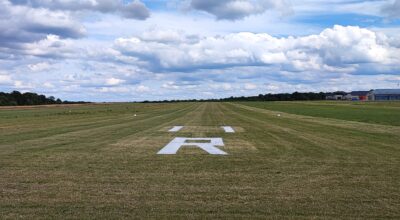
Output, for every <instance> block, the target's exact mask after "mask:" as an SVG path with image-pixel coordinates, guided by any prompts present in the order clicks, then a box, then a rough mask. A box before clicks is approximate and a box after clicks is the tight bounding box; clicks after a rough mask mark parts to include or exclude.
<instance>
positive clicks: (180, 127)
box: [169, 126, 183, 132]
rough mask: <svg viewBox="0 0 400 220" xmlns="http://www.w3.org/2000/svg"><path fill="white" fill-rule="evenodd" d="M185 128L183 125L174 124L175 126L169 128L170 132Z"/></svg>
mask: <svg viewBox="0 0 400 220" xmlns="http://www.w3.org/2000/svg"><path fill="white" fill-rule="evenodd" d="M182 128H183V126H174V127H173V128H171V129H169V132H178V131H180V130H181V129H182Z"/></svg>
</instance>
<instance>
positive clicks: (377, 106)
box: [242, 101, 400, 126]
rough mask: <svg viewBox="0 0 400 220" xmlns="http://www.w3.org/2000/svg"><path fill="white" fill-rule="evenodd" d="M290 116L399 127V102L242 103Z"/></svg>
mask: <svg viewBox="0 0 400 220" xmlns="http://www.w3.org/2000/svg"><path fill="white" fill-rule="evenodd" d="M242 104H245V105H248V106H253V107H258V108H263V109H268V110H273V111H281V112H287V113H291V114H298V115H307V116H314V117H323V118H336V119H343V120H348V121H359V122H367V123H377V124H384V125H395V126H400V102H347V101H324V102H321V101H318V102H247V103H246V102H244V103H242Z"/></svg>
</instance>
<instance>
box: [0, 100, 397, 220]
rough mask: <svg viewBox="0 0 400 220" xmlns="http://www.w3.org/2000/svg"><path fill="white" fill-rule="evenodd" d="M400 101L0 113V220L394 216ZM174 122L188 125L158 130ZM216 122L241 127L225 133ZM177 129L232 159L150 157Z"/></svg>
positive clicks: (194, 153) (192, 154)
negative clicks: (214, 141)
mask: <svg viewBox="0 0 400 220" xmlns="http://www.w3.org/2000/svg"><path fill="white" fill-rule="evenodd" d="M399 108H400V106H399V104H398V103H360V104H358V103H357V104H356V103H331V102H312V103H309V102H295V103H179V104H109V105H83V106H70V107H65V106H62V107H39V108H33V109H31V108H28V109H20V108H16V109H0V219H16V218H22V219H37V218H45V219H115V218H122V219H132V218H139V219H146V218H151V219H160V218H161V219H188V218H189V219H191V218H196V219H198V218H222V219H257V218H258V219H265V218H276V219H282V218H302V219H310V218H317V219H355V218H358V219H366V218H372V219H384V218H386V219H399V218H400V187H399V186H400V172H399V167H400V144H399V143H400V126H398V125H399V124H398V123H399V115H398V114H399V113H398V109H399ZM357 109H360V110H361V111H362V112H363V113H360V114H355V113H354V112H353V111H356V110H357ZM396 110H397V111H396ZM276 111H280V112H286V113H285V114H283V115H282V117H277V114H276ZM335 112H343V113H346V114H347V116H337V115H336V114H335ZM382 112H384V114H383V113H382ZM134 114H137V117H134V116H133V115H134ZM382 114H383V115H386V116H387V117H389V118H390V117H391V119H390V120H388V119H387V118H386V117H384V116H382ZM349 115H353V116H354V117H351V116H349ZM356 116H357V117H356ZM370 116H376V117H374V119H373V120H371V119H370V118H369V117H370ZM355 117H356V118H355ZM366 122H368V123H366ZM175 125H185V126H186V127H185V128H184V129H183V130H181V131H180V132H178V133H168V132H166V131H167V130H168V129H169V128H170V127H171V126H175ZM221 125H230V126H233V128H234V129H235V130H237V131H238V132H237V133H235V134H226V133H223V130H222V129H219V128H218V127H219V126H221ZM177 136H179V137H222V138H223V139H224V142H225V145H226V146H225V147H222V148H221V149H223V150H224V151H226V152H227V153H228V154H229V155H227V156H212V155H208V154H206V153H205V152H203V151H201V150H199V149H181V150H180V151H179V153H178V154H177V155H169V156H166V155H156V153H157V152H158V151H159V150H160V149H161V148H162V147H164V146H165V145H166V144H167V143H169V141H171V140H172V139H173V138H174V137H177Z"/></svg>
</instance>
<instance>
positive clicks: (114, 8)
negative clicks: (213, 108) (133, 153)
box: [0, 0, 400, 101]
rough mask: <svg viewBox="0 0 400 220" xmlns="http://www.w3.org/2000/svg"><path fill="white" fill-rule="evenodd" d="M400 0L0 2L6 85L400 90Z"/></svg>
mask: <svg viewBox="0 0 400 220" xmlns="http://www.w3.org/2000/svg"><path fill="white" fill-rule="evenodd" d="M399 83H400V0H384V1H382V0H373V1H359V0H347V1H346V0H330V1H323V0H322V1H321V0H318V1H317V0H302V1H300V0H218V1H217V0H172V1H164V0H0V91H3V92H10V91H13V90H19V91H23V92H26V91H30V92H37V93H42V94H46V95H53V96H55V97H59V98H61V99H63V100H75V101H77V100H83V101H140V100H164V99H188V98H220V97H228V96H242V95H244V96H247V95H258V94H260V93H263V94H264V93H278V92H294V91H336V90H345V91H349V90H369V89H373V88H399V86H398V85H399Z"/></svg>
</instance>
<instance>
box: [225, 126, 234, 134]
mask: <svg viewBox="0 0 400 220" xmlns="http://www.w3.org/2000/svg"><path fill="white" fill-rule="evenodd" d="M222 128H223V129H224V131H225V133H235V130H233V128H232V127H231V126H222Z"/></svg>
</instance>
